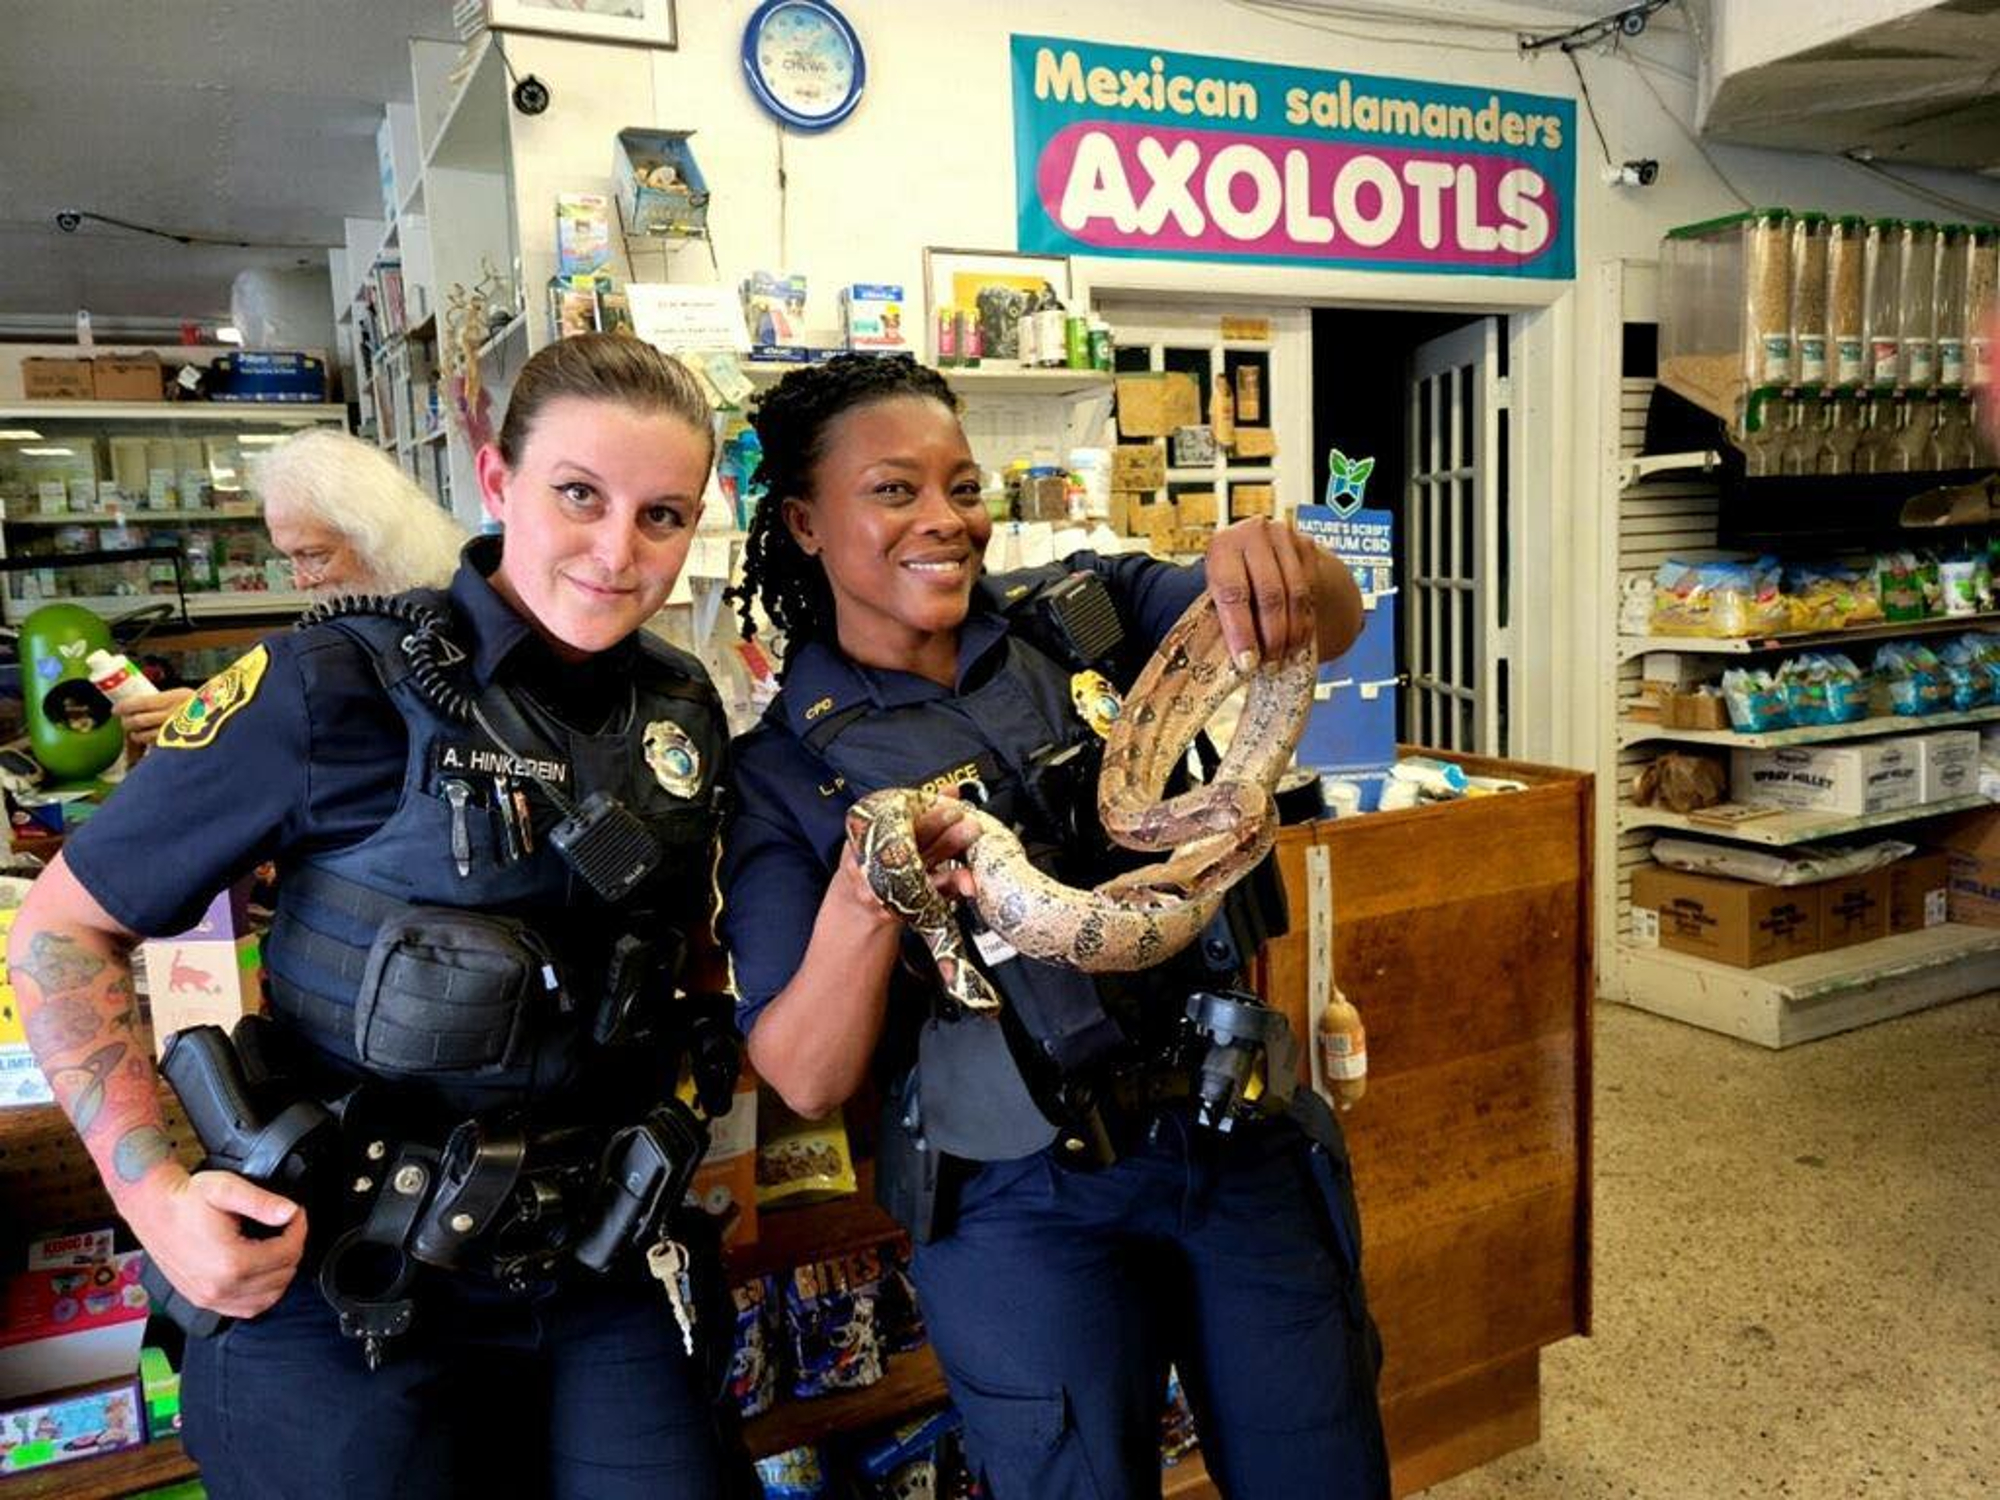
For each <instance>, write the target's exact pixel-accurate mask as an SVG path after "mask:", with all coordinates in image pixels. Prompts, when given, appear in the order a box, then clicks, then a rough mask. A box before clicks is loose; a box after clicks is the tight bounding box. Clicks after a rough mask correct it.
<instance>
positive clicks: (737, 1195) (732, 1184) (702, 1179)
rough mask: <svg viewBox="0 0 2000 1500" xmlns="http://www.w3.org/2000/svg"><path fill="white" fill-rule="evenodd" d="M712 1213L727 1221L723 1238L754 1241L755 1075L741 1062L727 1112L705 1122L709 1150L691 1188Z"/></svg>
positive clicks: (729, 1241) (737, 1242)
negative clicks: (741, 1065)
mask: <svg viewBox="0 0 2000 1500" xmlns="http://www.w3.org/2000/svg"><path fill="white" fill-rule="evenodd" d="M690 1192H691V1193H692V1194H693V1196H694V1200H695V1202H696V1203H697V1204H699V1205H700V1206H701V1209H702V1211H703V1212H704V1213H706V1214H708V1215H709V1216H710V1217H712V1218H716V1219H722V1220H726V1221H727V1222H726V1224H725V1226H724V1228H723V1231H722V1243H723V1244H724V1245H725V1246H728V1245H754V1244H755V1243H756V1242H757V1075H756V1074H754V1073H752V1072H751V1071H750V1069H749V1068H748V1067H747V1066H746V1067H745V1068H744V1069H743V1071H742V1073H741V1075H740V1076H739V1077H738V1078H737V1080H736V1093H735V1095H734V1096H733V1097H732V1098H731V1099H730V1101H729V1113H728V1114H726V1115H724V1116H723V1117H722V1118H721V1119H719V1120H711V1121H709V1125H708V1152H707V1154H706V1155H705V1156H703V1157H702V1159H701V1165H700V1166H699V1167H697V1168H695V1173H694V1183H693V1186H692V1187H691V1189H690Z"/></svg>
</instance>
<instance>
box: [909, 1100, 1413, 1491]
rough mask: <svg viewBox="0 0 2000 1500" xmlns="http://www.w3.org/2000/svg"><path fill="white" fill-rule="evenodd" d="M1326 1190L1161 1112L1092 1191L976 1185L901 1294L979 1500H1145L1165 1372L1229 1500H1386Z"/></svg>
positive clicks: (1345, 1237)
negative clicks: (1181, 1392) (945, 1393)
mask: <svg viewBox="0 0 2000 1500" xmlns="http://www.w3.org/2000/svg"><path fill="white" fill-rule="evenodd" d="M1344 1173H1345V1165H1344V1163H1338V1164H1337V1163H1335V1162H1334V1161H1333V1160H1332V1159H1331V1158H1330V1157H1328V1156H1327V1154H1326V1153H1325V1152H1323V1151H1319V1150H1316V1149H1314V1148H1312V1147H1311V1146H1310V1145H1309V1144H1308V1142H1307V1140H1306V1137H1305V1135H1304V1134H1303V1132H1301V1131H1300V1130H1299V1129H1298V1128H1297V1127H1296V1126H1294V1125H1293V1124H1291V1123H1290V1122H1289V1121H1283V1120H1281V1121H1273V1122H1267V1123H1263V1124H1259V1125H1257V1126H1254V1127H1251V1128H1250V1129H1249V1130H1248V1131H1247V1133H1244V1134H1241V1135H1237V1136H1232V1137H1217V1136H1215V1135H1213V1134H1212V1133H1210V1132H1207V1131H1203V1130H1200V1129H1199V1128H1197V1127H1196V1126H1194V1125H1193V1124H1192V1123H1191V1122H1190V1121H1189V1120H1188V1119H1187V1117H1186V1116H1185V1114H1184V1113H1178V1112H1176V1113H1168V1114H1166V1115H1163V1116H1162V1117H1161V1119H1160V1121H1159V1124H1158V1126H1157V1127H1156V1128H1155V1130H1154V1131H1153V1133H1152V1136H1151V1138H1150V1139H1149V1140H1148V1142H1147V1143H1146V1144H1145V1145H1144V1146H1143V1147H1142V1148H1141V1149H1139V1150H1137V1151H1134V1152H1132V1153H1131V1154H1130V1155H1128V1156H1126V1157H1124V1158H1123V1159H1122V1160H1120V1161H1119V1162H1117V1163H1116V1164H1114V1165H1113V1166H1111V1167H1108V1168H1106V1169H1105V1170H1103V1171H1100V1172H1073V1171H1069V1170H1067V1169H1065V1168H1063V1167H1061V1166H1059V1165H1057V1164H1055V1163H1054V1162H1053V1161H1052V1160H1050V1158H1049V1157H1048V1155H1047V1154H1046V1153H1044V1154H1042V1155H1039V1156H1033V1157H1029V1158H1026V1159H1024V1160H1022V1161H1016V1162H1002V1163H994V1164H991V1165H988V1166H985V1167H983V1168H981V1169H979V1170H978V1172H977V1173H976V1174H975V1175H974V1176H973V1177H972V1178H971V1180H970V1181H969V1182H968V1183H967V1184H966V1185H965V1187H964V1189H963V1191H962V1193H961V1195H960V1198H959V1212H958V1218H957V1221H956V1223H955V1224H954V1225H953V1227H952V1229H951V1232H950V1233H949V1234H947V1235H945V1236H943V1237H941V1238H940V1239H938V1240H936V1241H934V1242H933V1243H931V1244H929V1245H924V1246H921V1247H919V1248H918V1250H917V1254H916V1258H915V1261H914V1264H913V1266H912V1274H913V1276H914V1279H915V1281H916V1283H917V1288H918V1292H919V1294H920V1295H921V1297H922V1300H923V1310H924V1316H925V1320H926V1322H927V1323H928V1325H929V1328H930V1336H931V1341H932V1343H933V1344H934V1345H935V1346H936V1348H937V1352H938V1357H939V1359H940V1361H941V1362H942V1363H943V1365H944V1369H945V1375H946V1378H947V1380H948V1382H949V1384H950V1386H951V1394H952V1399H953V1400H954V1401H956V1402H957V1404H958V1406H959V1408H960V1409H961V1410H962V1411H963V1412H964V1414H965V1420H966V1446H967V1450H968V1453H969V1454H970V1457H971V1459H972V1461H973V1463H974V1464H975V1465H976V1466H977V1467H978V1468H979V1469H980V1470H982V1471H983V1473H984V1475H985V1478H986V1482H987V1493H988V1495H989V1497H990V1500H1157V1497H1158V1496H1159V1494H1160V1458H1159V1425H1160V1414H1161V1410H1162V1408H1163V1406H1164V1402H1165V1385H1166V1372H1167V1366H1168V1364H1169V1363H1172V1364H1174V1365H1175V1366H1177V1367H1178V1368H1179V1370H1180V1375H1181V1381H1182V1385H1183V1387H1184V1388H1185V1389H1186V1391H1187V1395H1188V1400H1189V1404H1190V1405H1191V1406H1192V1407H1193V1410H1194V1414H1195V1423H1196V1426H1197V1428H1198V1430H1199V1431H1200V1434H1201V1446H1202V1454H1203V1457H1204V1460H1205V1461H1206V1463H1207V1466H1208V1471H1209V1474H1210V1476H1211V1477H1212V1478H1213V1479H1214V1480H1215V1482H1216V1484H1217V1486H1218V1488H1219V1489H1220V1490H1221V1491H1222V1493H1223V1494H1224V1495H1225V1496H1228V1497H1231V1500H1386V1497H1387V1496H1388V1494H1389V1474H1388V1458H1387V1453H1386V1450H1385V1448H1384V1446H1383V1442H1382V1432H1381V1422H1380V1417H1379V1414H1378V1411H1377V1407H1376V1401H1375V1384H1376V1377H1377V1375H1378V1373H1379V1370H1380V1363H1381V1359H1380V1345H1379V1344H1378V1343H1377V1341H1376V1339H1375V1333H1374V1328H1373V1326H1372V1324H1371V1323H1370V1322H1369V1320H1368V1315H1367V1308H1366V1302H1365V1299H1364V1297H1363V1296H1362V1291H1361V1282H1360V1269H1359V1268H1360V1236H1359V1226H1358V1225H1357V1224H1356V1223H1355V1222H1354V1220H1353V1218H1352V1217H1351V1211H1350V1209H1349V1206H1348V1202H1347V1195H1346V1193H1345V1191H1344V1187H1345V1183H1344Z"/></svg>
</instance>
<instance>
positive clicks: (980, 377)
mask: <svg viewBox="0 0 2000 1500" xmlns="http://www.w3.org/2000/svg"><path fill="white" fill-rule="evenodd" d="M938 373H939V374H941V375H943V376H944V378H945V381H946V383H948V384H949V385H950V386H951V388H952V389H953V390H958V391H965V392H967V393H968V394H970V393H973V392H978V393H979V394H981V395H987V396H1089V395H1096V394H1099V393H1100V392H1101V393H1102V394H1104V395H1107V396H1108V395H1110V394H1111V382H1112V378H1113V377H1112V375H1111V372H1110V371H1109V370H1003V369H997V368H995V369H989V368H987V367H986V366H985V365H980V366H977V367H976V368H972V369H959V370H953V369H945V370H940V371H939V372H938Z"/></svg>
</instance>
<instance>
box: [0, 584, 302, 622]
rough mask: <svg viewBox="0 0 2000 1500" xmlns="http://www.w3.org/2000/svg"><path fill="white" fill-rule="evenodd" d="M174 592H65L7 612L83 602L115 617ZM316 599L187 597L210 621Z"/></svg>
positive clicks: (267, 593)
mask: <svg viewBox="0 0 2000 1500" xmlns="http://www.w3.org/2000/svg"><path fill="white" fill-rule="evenodd" d="M173 598H174V596H173V595H172V594H100V595H89V594H80V595H75V596H71V595H67V594H65V595H63V596H61V597H59V598H55V599H8V600H7V601H6V615H7V618H8V619H10V620H15V621H18V620H20V619H23V618H25V617H26V616H27V615H28V614H29V613H30V612H32V611H33V610H35V609H37V608H39V607H40V606H41V605H44V604H81V605H82V606H83V607H84V608H85V609H87V610H89V611H90V612H91V613H92V614H99V615H103V616H104V617H105V618H106V619H115V618H117V617H118V616H119V615H123V614H128V613H130V612H131V611H132V610H135V609H137V608H139V607H140V606H141V605H144V604H159V603H162V602H165V603H169V604H171V603H172V602H173ZM312 602H313V596H312V595H311V594H306V593H297V592H294V591H292V590H290V589H285V590H282V591H280V590H277V589H268V590H259V591H254V592H247V591H241V590H232V591H231V592H228V593H221V592H217V593H206V594H189V595H188V596H187V609H188V615H189V617H190V618H191V619H196V620H210V619H219V618H226V617H230V616H237V615H295V614H298V613H299V612H300V611H301V610H303V609H304V608H305V607H306V606H307V605H308V604H311V603H312Z"/></svg>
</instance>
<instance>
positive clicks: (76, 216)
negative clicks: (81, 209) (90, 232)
mask: <svg viewBox="0 0 2000 1500" xmlns="http://www.w3.org/2000/svg"><path fill="white" fill-rule="evenodd" d="M56 228H58V229H60V230H61V231H62V232H63V233H64V234H75V233H76V232H77V231H78V230H79V229H81V228H83V215H82V214H80V213H78V212H77V211H76V210H75V209H73V208H59V209H57V210H56Z"/></svg>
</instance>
